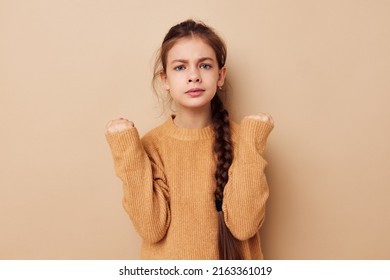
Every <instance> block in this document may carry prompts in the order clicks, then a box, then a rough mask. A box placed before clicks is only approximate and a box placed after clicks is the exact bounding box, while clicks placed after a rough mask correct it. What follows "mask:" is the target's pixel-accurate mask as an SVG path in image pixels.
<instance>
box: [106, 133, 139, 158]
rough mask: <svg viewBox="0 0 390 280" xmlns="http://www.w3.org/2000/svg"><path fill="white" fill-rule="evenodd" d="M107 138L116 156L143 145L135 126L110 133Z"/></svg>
mask: <svg viewBox="0 0 390 280" xmlns="http://www.w3.org/2000/svg"><path fill="white" fill-rule="evenodd" d="M106 139H107V142H108V144H109V146H110V148H111V151H112V154H113V155H114V157H115V156H117V155H121V154H123V153H124V152H125V151H129V150H130V151H134V150H137V149H138V147H140V145H142V144H141V139H140V137H139V134H138V130H137V129H136V128H135V127H133V128H129V129H126V130H123V131H119V132H114V133H109V134H107V135H106Z"/></svg>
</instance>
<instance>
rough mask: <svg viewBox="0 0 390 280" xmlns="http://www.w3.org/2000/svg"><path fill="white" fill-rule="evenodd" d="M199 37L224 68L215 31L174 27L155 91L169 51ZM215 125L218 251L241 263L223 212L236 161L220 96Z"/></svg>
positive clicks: (189, 23)
mask: <svg viewBox="0 0 390 280" xmlns="http://www.w3.org/2000/svg"><path fill="white" fill-rule="evenodd" d="M192 36H197V37H199V38H201V39H202V40H204V42H205V43H207V44H208V45H209V46H210V47H212V49H213V50H214V52H215V55H216V58H217V62H218V67H219V69H221V68H223V67H224V66H225V61H226V46H225V43H224V42H223V40H222V39H221V38H220V37H219V36H218V35H217V34H216V33H215V31H214V30H213V29H212V28H210V27H208V26H207V25H205V24H204V23H202V22H196V21H194V20H186V21H184V22H181V23H179V24H177V25H175V26H173V27H172V28H171V29H170V30H169V31H168V33H167V34H166V36H165V38H164V40H163V43H162V45H161V48H160V50H159V54H158V56H157V58H156V63H155V67H154V76H153V88H154V90H155V91H157V80H158V78H159V76H160V74H161V73H165V71H166V61H167V55H168V52H169V50H170V49H171V48H172V47H173V45H174V44H175V43H176V41H177V40H178V39H181V38H185V37H192ZM211 110H212V122H213V127H214V131H215V140H214V153H215V155H216V159H217V168H216V171H215V179H216V190H215V206H216V209H217V211H218V248H219V258H220V259H222V260H237V259H242V255H241V250H240V244H239V241H238V240H237V239H236V238H235V237H234V236H233V235H232V233H231V232H230V230H229V229H228V227H227V226H226V223H225V219H224V215H223V211H222V202H223V190H224V187H225V185H226V183H227V181H228V179H229V176H228V171H229V168H230V166H231V164H232V161H233V145H232V140H231V131H230V121H229V114H228V112H227V110H226V109H225V108H224V106H223V103H222V100H221V99H220V98H219V96H218V92H217V93H216V94H215V96H214V98H213V99H212V100H211Z"/></svg>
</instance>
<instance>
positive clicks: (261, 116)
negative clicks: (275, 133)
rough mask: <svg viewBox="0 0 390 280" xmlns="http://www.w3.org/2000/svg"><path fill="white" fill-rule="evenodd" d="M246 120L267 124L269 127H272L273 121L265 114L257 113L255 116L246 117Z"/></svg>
mask: <svg viewBox="0 0 390 280" xmlns="http://www.w3.org/2000/svg"><path fill="white" fill-rule="evenodd" d="M246 118H249V119H253V120H259V121H262V122H265V123H268V124H270V125H274V120H273V119H272V117H271V116H270V115H268V114H265V113H257V114H255V115H250V116H247V117H246Z"/></svg>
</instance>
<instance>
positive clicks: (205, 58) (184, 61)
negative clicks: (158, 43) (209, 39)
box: [171, 57, 214, 63]
mask: <svg viewBox="0 0 390 280" xmlns="http://www.w3.org/2000/svg"><path fill="white" fill-rule="evenodd" d="M206 60H211V61H213V62H214V59H212V58H211V57H201V58H199V59H198V63H199V62H203V61H206ZM176 62H180V63H188V60H186V59H174V60H172V61H171V63H176Z"/></svg>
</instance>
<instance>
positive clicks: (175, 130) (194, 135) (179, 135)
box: [164, 115, 214, 140]
mask: <svg viewBox="0 0 390 280" xmlns="http://www.w3.org/2000/svg"><path fill="white" fill-rule="evenodd" d="M174 118H175V115H171V116H170V117H169V118H168V120H167V121H166V122H165V124H164V130H165V132H166V134H167V135H168V136H170V137H173V138H176V139H179V140H201V139H211V138H213V137H214V129H213V126H212V125H209V126H206V127H203V128H182V127H178V126H176V124H175V123H174V122H173V119H174Z"/></svg>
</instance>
